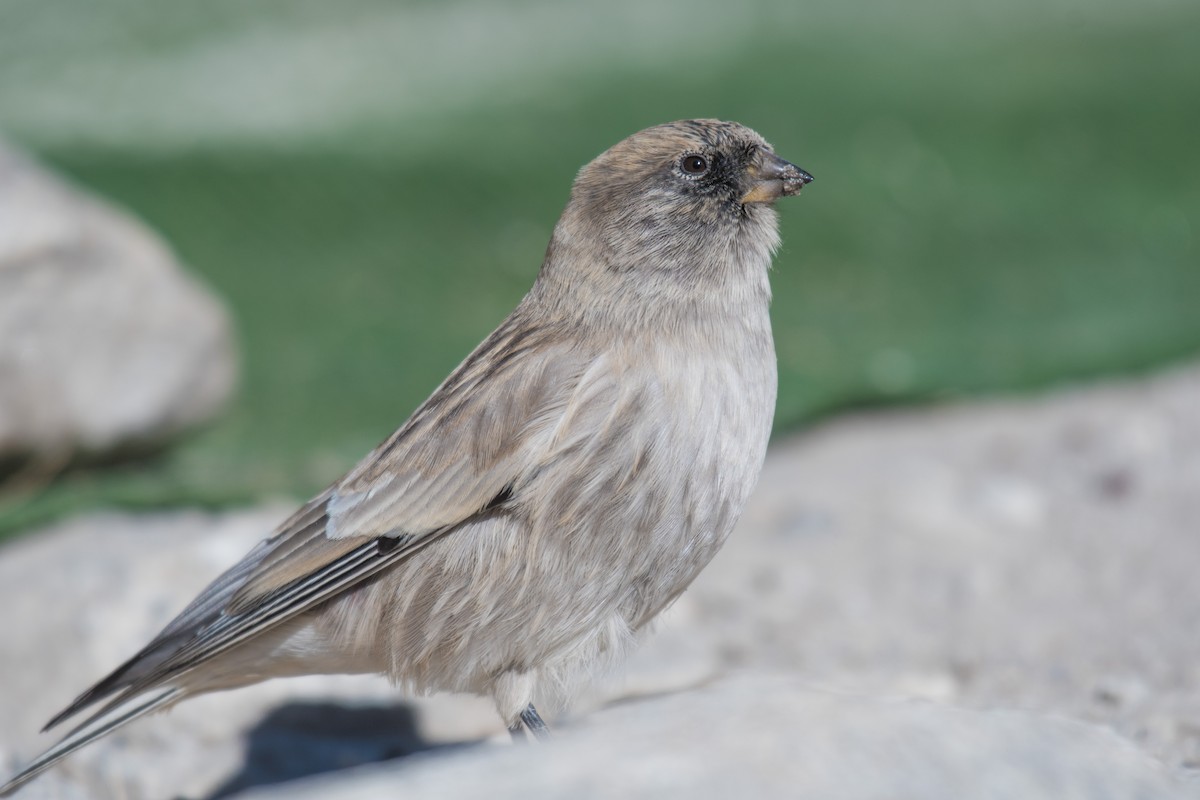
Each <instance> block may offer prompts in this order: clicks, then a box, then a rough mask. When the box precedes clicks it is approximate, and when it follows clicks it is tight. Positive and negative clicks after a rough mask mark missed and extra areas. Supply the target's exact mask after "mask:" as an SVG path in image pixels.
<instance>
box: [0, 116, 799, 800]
mask: <svg viewBox="0 0 1200 800" xmlns="http://www.w3.org/2000/svg"><path fill="white" fill-rule="evenodd" d="M812 180H813V177H812V175H810V174H809V173H808V172H806V171H805V170H803V169H801V168H800V167H798V166H796V165H794V164H792V163H790V162H788V161H785V160H784V159H782V158H781V157H779V156H778V155H776V154H775V151H774V148H772V146H771V145H770V144H768V143H767V141H766V140H765V139H763V137H762V136H760V135H759V134H758V133H756V132H754V131H753V130H751V129H750V128H748V127H745V126H743V125H741V124H738V123H735V122H725V121H719V120H712V119H693V120H681V121H676V122H670V123H666V124H662V125H656V126H654V127H650V128H647V129H645V130H642V131H640V132H638V133H635V134H633V135H632V136H629V137H628V138H626V139H624V140H622V141H621V142H619V143H617V144H616V145H614V146H612V147H611V148H609V149H608V150H606V151H604V152H603V153H601V154H600V155H599V156H597V157H596V158H595V159H594V160H592V161H591V162H590V163H588V164H587V165H586V166H584V167H583V168H582V169H581V170H580V171H579V173H578V174H577V176H576V178H575V181H574V184H573V186H572V189H571V193H570V197H569V199H568V202H567V204H566V207H565V209H564V211H563V213H562V215H561V217H560V218H559V220H558V222H557V224H556V225H555V227H554V230H553V233H552V235H551V238H550V242H549V245H548V247H547V249H546V252H545V257H544V259H543V262H542V265H541V268H540V270H539V271H538V273H537V277H536V279H535V281H534V283H533V286H532V288H531V289H530V290H529V292H528V294H526V296H525V297H524V298H523V299H522V300H521V302H520V303H519V304H518V305H517V307H516V309H515V310H514V311H513V312H512V313H511V314H510V315H509V316H508V318H507V319H505V320H504V321H503V322H502V323H501V324H500V326H499V327H498V328H497V329H496V330H495V331H494V332H493V333H492V334H491V335H489V336H488V337H487V338H485V339H484V341H483V342H482V343H481V344H480V345H479V346H478V347H477V348H476V349H475V350H474V351H473V352H471V353H470V354H469V355H468V356H467V357H466V359H465V360H464V361H463V362H462V363H461V364H460V365H459V366H458V367H457V368H456V369H455V370H454V371H453V372H452V373H451V374H450V376H449V377H448V378H446V379H445V381H444V382H443V383H442V384H441V385H440V386H439V387H438V388H437V389H436V390H435V391H434V392H433V394H432V395H431V396H430V397H429V398H428V399H427V400H426V401H425V402H424V403H423V404H422V405H420V406H419V407H418V408H417V410H416V411H415V412H414V413H413V414H412V416H411V417H409V418H408V420H407V421H406V422H405V423H404V424H403V425H402V426H401V427H400V428H399V429H398V430H397V431H396V432H395V433H394V434H392V435H391V436H390V437H389V438H387V439H386V440H385V441H384V442H383V443H382V444H380V445H379V446H378V447H377V448H376V449H375V450H373V451H372V452H371V453H369V454H368V455H367V456H366V457H365V458H364V459H363V460H362V461H360V462H359V463H358V464H357V465H356V466H354V467H353V468H352V469H351V470H350V471H349V472H348V473H347V474H346V475H344V476H343V477H342V478H340V479H339V480H337V481H336V482H334V483H333V484H332V485H330V486H329V487H328V488H327V489H325V490H324V491H322V492H320V493H319V494H317V495H316V496H315V497H313V498H312V499H311V500H310V501H309V502H307V503H305V504H304V505H303V506H301V507H300V508H299V509H298V510H297V511H296V512H295V513H294V514H292V515H291V516H290V517H289V518H288V519H287V520H285V521H284V522H283V523H282V524H281V525H280V526H279V527H278V528H277V529H275V531H274V532H273V533H272V534H271V535H270V536H269V537H268V538H266V539H265V540H263V541H262V542H260V543H259V544H258V545H257V546H255V547H254V548H253V549H252V550H251V551H250V552H249V553H248V554H247V555H246V556H245V557H244V558H243V559H242V560H241V561H239V562H238V563H237V564H235V565H234V566H233V567H231V568H230V569H229V570H227V571H226V572H224V573H223V574H221V575H220V576H218V577H217V578H216V579H215V580H214V581H213V582H212V583H211V584H210V585H209V586H208V587H207V588H206V589H204V590H203V591H202V592H201V593H200V594H199V596H197V597H196V598H195V599H194V600H193V601H192V602H191V603H190V604H189V605H188V606H187V607H186V608H184V609H183V611H182V612H180V613H179V615H178V616H177V617H175V619H174V620H172V621H171V622H170V623H169V624H168V625H167V626H166V627H165V628H164V629H163V630H162V631H161V632H160V633H159V634H158V635H157V636H155V637H154V638H153V640H151V641H150V642H149V643H148V644H146V646H145V647H143V648H142V649H141V650H140V651H138V652H137V653H136V654H135V655H134V656H133V657H132V658H130V659H129V660H128V661H126V662H125V663H123V664H121V665H120V666H119V667H117V668H116V669H115V670H114V671H113V672H112V673H111V674H109V675H108V676H107V677H105V678H104V679H102V680H100V681H99V682H98V683H96V684H95V685H94V686H92V687H91V688H89V689H88V690H87V691H85V692H83V693H82V694H81V695H80V696H79V697H78V698H76V699H75V701H74V702H72V703H71V704H70V705H69V706H67V707H66V708H65V709H64V710H63V711H61V712H60V713H59V714H57V715H56V716H55V717H54V718H53V719H51V720H50V722H49V723H48V724H47V726H46V728H45V729H44V730H49V729H50V728H53V727H55V726H58V725H59V724H61V723H63V722H64V721H66V720H68V719H71V718H77V717H79V716H80V715H81V714H83V713H84V712H85V711H87V712H88V713H87V714H86V716H84V717H83V718H82V721H78V722H77V723H76V724H75V725H74V727H73V728H71V729H70V730H69V731H68V732H67V734H66V735H65V736H64V737H63V738H62V739H61V740H60V741H59V742H58V743H57V744H56V745H54V746H53V747H51V748H50V749H49V750H47V751H46V752H45V753H44V754H42V755H41V756H40V757H38V758H37V759H35V760H34V761H32V762H31V763H30V764H29V765H28V766H26V767H25V768H24V769H23V770H22V771H20V772H19V773H17V774H16V775H15V776H14V777H13V778H12V779H11V780H10V781H9V782H8V783H6V784H5V785H4V786H3V787H0V796H6V795H8V794H10V793H12V792H14V791H15V790H16V789H18V788H19V787H20V786H22V785H24V784H25V783H27V782H28V781H29V780H31V779H32V778H34V777H35V776H37V775H39V774H40V773H42V772H44V771H45V770H47V769H49V768H50V767H52V766H53V765H55V764H56V763H58V762H59V761H60V760H62V759H63V758H65V757H66V756H68V755H70V754H71V753H73V752H75V751H76V750H78V749H79V748H81V747H83V746H85V745H87V744H89V743H90V742H93V741H95V740H96V739H99V738H100V737H102V736H105V735H106V734H109V733H111V732H113V731H114V730H116V729H118V728H120V727H122V726H124V725H127V724H129V723H130V722H132V721H134V720H136V719H138V718H140V717H143V716H145V715H147V714H150V713H152V712H157V711H161V710H165V709H167V708H169V707H171V706H173V705H175V704H176V703H178V702H180V701H181V700H184V699H186V698H190V697H193V696H196V695H200V694H204V693H207V692H213V691H219V690H225V689H233V688H238V687H242V686H247V685H250V684H254V683H257V682H260V681H263V680H267V679H269V678H276V677H287V676H295V675H305V674H337V673H351V674H356V673H378V674H382V675H385V676H387V677H388V678H389V679H390V680H391V681H392V682H393V683H394V684H395V685H396V686H397V687H398V688H400V689H401V690H403V691H407V692H412V693H420V694H427V693H433V692H439V691H447V692H466V693H473V694H477V695H482V696H485V697H490V698H491V699H492V701H493V702H494V704H495V707H496V710H497V711H498V713H499V715H500V717H501V718H503V721H504V723H505V725H506V726H507V727H508V729H509V731H510V733H511V734H512V735H513V738H514V739H526V738H533V739H538V738H544V737H545V736H546V735H547V733H548V730H549V729H548V727H547V725H546V723H545V722H544V720H543V719H542V717H541V714H540V713H539V711H538V709H537V708H536V706H535V705H534V699H535V698H537V699H538V700H539V702H541V699H542V698H551V699H552V701H553V702H555V703H559V704H561V703H564V702H568V701H569V698H570V696H571V694H572V693H573V692H574V691H576V690H577V689H578V688H579V687H580V686H581V684H583V683H585V682H586V681H588V680H589V679H591V678H592V677H594V675H595V674H597V672H598V671H600V670H603V669H605V668H606V665H615V664H617V663H619V662H620V660H621V658H622V656H623V655H625V654H626V653H627V652H628V651H629V649H630V648H631V646H632V645H633V644H634V643H635V641H636V640H638V639H640V634H641V632H642V631H643V630H645V629H647V628H648V626H649V625H650V623H651V622H652V621H653V620H654V619H655V618H656V617H657V616H658V615H659V614H660V613H661V612H662V611H663V610H664V609H665V608H667V607H668V606H669V605H670V604H671V603H672V602H673V601H674V600H675V599H676V598H677V597H678V596H679V595H680V594H681V593H682V592H683V591H684V589H686V588H687V586H688V585H689V584H690V583H691V582H692V580H693V579H694V578H695V577H696V576H697V574H698V573H699V572H700V571H701V570H702V569H703V568H704V567H705V566H706V565H707V564H708V562H709V561H710V560H711V559H712V558H713V556H714V555H715V554H716V552H717V551H718V549H719V548H720V547H721V546H722V545H723V543H724V542H725V540H726V539H727V537H728V536H729V534H730V532H731V531H732V529H733V527H734V524H735V523H736V522H737V520H738V517H739V516H740V514H741V512H742V509H743V508H744V506H745V504H746V501H747V499H748V498H749V496H750V494H751V491H752V490H753V488H754V485H755V483H756V482H757V480H758V475H759V472H760V470H761V468H762V464H763V460H764V458H765V454H766V448H767V440H768V438H769V434H770V431H771V427H772V423H773V417H774V410H775V395H776V385H777V369H776V358H775V349H774V340H773V335H772V331H771V322H770V315H769V307H770V300H771V288H770V279H769V270H770V267H771V262H772V259H773V256H774V253H775V252H776V250H777V249H778V247H779V245H780V236H779V231H778V215H777V212H776V210H775V209H774V204H775V201H776V200H778V199H779V198H781V197H785V196H791V195H796V194H799V193H800V191H801V189H802V188H803V187H804V186H806V185H807V184H809V183H811V182H812ZM543 705H544V704H543Z"/></svg>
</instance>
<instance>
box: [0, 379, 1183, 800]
mask: <svg viewBox="0 0 1200 800" xmlns="http://www.w3.org/2000/svg"><path fill="white" fill-rule="evenodd" d="M287 510H288V509H287V508H285V507H282V506H280V507H275V508H267V509H261V510H258V511H253V512H237V513H229V514H220V515H210V514H202V513H194V512H193V513H177V514H156V515H139V516H134V515H93V516H89V517H84V518H79V519H76V520H72V521H69V522H66V523H63V524H61V525H59V526H56V528H55V529H53V530H48V531H44V532H41V533H38V534H36V535H33V536H30V537H28V538H26V539H24V540H21V541H18V542H16V543H14V544H12V545H9V546H6V547H5V548H3V549H2V550H0V605H3V607H5V608H7V609H8V610H9V612H8V613H7V614H5V616H4V618H3V621H2V622H0V634H2V637H3V644H0V674H2V675H4V677H5V691H4V692H3V693H0V726H2V728H0V759H3V761H5V762H7V763H9V764H15V763H17V762H18V761H20V760H23V759H26V758H28V757H30V756H32V755H33V754H34V753H35V751H36V750H37V749H38V748H39V747H41V746H43V745H44V744H47V743H48V742H49V741H51V737H48V736H47V737H42V738H41V739H38V738H37V737H36V735H35V733H34V731H35V730H36V729H37V728H38V727H40V724H41V723H42V722H43V721H44V720H45V719H46V718H48V717H49V716H50V715H51V714H52V713H53V712H55V711H57V710H58V708H60V707H61V706H62V705H63V704H65V703H66V702H67V701H68V700H69V699H70V698H71V697H72V696H73V695H74V694H75V693H77V692H78V691H80V690H81V689H83V688H84V687H85V686H86V685H87V684H88V683H89V682H90V681H91V680H93V679H95V678H98V677H99V676H100V675H101V674H102V673H103V672H104V671H105V670H106V669H108V668H110V667H112V666H114V665H115V664H116V663H118V662H119V661H120V660H122V659H123V658H124V657H126V656H127V655H128V654H129V653H131V652H132V651H133V650H135V649H136V648H137V646H138V645H140V644H141V643H142V642H143V641H144V640H145V639H146V638H147V637H148V636H149V635H150V634H152V633H153V632H154V631H155V630H156V629H157V628H158V627H159V626H160V625H161V624H163V623H164V622H165V621H166V620H167V619H168V618H169V617H170V616H171V614H172V613H173V612H174V611H176V610H177V609H178V608H179V607H180V606H181V605H182V604H183V603H184V602H185V601H186V600H187V599H189V598H190V596H191V595H192V594H193V592H194V591H195V590H197V589H199V588H200V587H201V586H202V585H203V584H205V583H206V582H207V581H208V580H209V579H210V578H211V577H212V576H213V575H214V574H215V573H216V572H217V571H218V570H219V569H220V568H221V566H223V565H225V564H228V563H231V562H232V561H234V560H235V559H236V558H237V557H238V556H239V555H240V554H241V553H242V552H243V551H244V550H245V549H247V548H248V547H249V546H250V545H251V544H253V542H254V541H256V540H257V539H258V538H260V537H261V536H262V535H264V534H265V532H266V531H267V530H268V529H269V528H270V527H271V525H272V524H273V523H274V522H275V521H277V520H278V519H279V518H280V517H281V516H282V515H283V514H284V513H286V511H287ZM1197 520H1200V368H1196V367H1192V368H1189V369H1184V370H1178V371H1174V372H1171V373H1168V374H1165V375H1162V376H1159V377H1156V378H1152V379H1148V380H1143V381H1134V382H1128V383H1124V384H1113V385H1108V386H1101V387H1093V388H1086V389H1081V390H1075V391H1069V392H1061V393H1057V394H1053V395H1049V396H1046V397H1042V398H1036V399H1025V400H1005V401H996V402H991V403H987V404H981V405H963V406H956V407H945V408H931V409H926V410H921V411H911V412H900V413H896V412H889V413H882V414H872V415H859V416H854V417H849V418H844V419H842V420H839V421H836V422H833V423H831V424H828V425H825V426H822V427H821V428H819V429H817V430H815V431H812V432H810V433H808V434H806V435H801V436H798V437H794V438H791V439H789V440H786V441H783V442H779V443H778V445H777V446H776V447H775V448H774V449H773V451H772V452H771V454H770V455H769V457H768V463H767V468H766V471H765V472H764V476H763V481H762V484H761V486H760V490H759V492H758V493H757V495H756V497H755V499H754V501H753V503H752V505H751V508H750V509H749V510H748V512H747V514H746V517H745V519H744V521H743V524H742V525H741V527H740V529H739V531H738V532H737V533H736V534H735V536H734V538H733V539H731V541H730V542H729V544H728V545H727V547H726V549H725V550H724V551H723V552H722V553H721V554H720V555H719V556H718V558H717V559H716V561H714V563H713V564H712V565H711V566H710V567H709V569H708V570H706V571H705V573H704V574H703V575H702V576H701V577H700V579H699V580H698V581H697V583H696V585H695V586H694V587H693V589H692V590H691V591H689V592H688V593H687V594H686V595H685V596H684V598H683V599H682V600H681V601H680V602H679V603H678V604H677V605H676V607H675V608H674V609H673V610H672V611H671V612H670V613H669V614H668V616H667V618H666V619H665V620H664V621H663V623H662V624H661V625H660V630H659V631H658V633H657V634H656V635H655V636H653V637H651V638H650V639H649V640H648V642H647V644H646V646H645V647H644V648H642V650H641V651H639V652H638V654H637V655H635V657H634V659H633V661H632V662H631V664H630V666H629V668H628V670H627V672H626V673H625V674H624V676H623V677H620V676H618V677H617V678H616V679H614V680H613V681H612V682H610V683H609V684H608V685H607V688H604V689H602V690H599V691H597V693H596V695H595V696H594V697H592V698H590V699H585V700H584V701H583V702H582V703H581V704H580V707H579V710H578V711H577V712H576V713H575V714H574V715H572V716H571V717H569V718H563V719H560V720H559V728H560V735H559V738H560V739H561V742H558V743H556V744H554V745H553V746H552V747H550V748H541V749H536V750H535V749H529V750H528V751H518V752H516V753H514V751H512V750H511V748H498V747H490V746H485V747H474V748H466V749H461V750H451V751H446V752H445V753H437V754H436V757H434V756H430V757H428V758H427V757H426V756H424V755H421V756H416V757H408V758H403V759H400V760H398V761H395V762H392V763H390V764H387V765H385V766H381V767H378V768H372V769H370V770H367V771H365V772H361V773H360V772H348V773H344V774H341V775H337V776H327V777H326V778H322V779H320V780H322V781H324V780H328V781H331V782H329V783H320V784H316V783H314V784H312V786H311V787H310V788H309V789H304V790H303V791H306V792H309V793H308V794H300V792H301V791H302V789H301V788H297V787H298V786H303V785H302V784H297V785H295V786H293V785H291V784H287V785H279V786H277V787H275V788H271V784H278V783H279V782H280V781H282V780H284V779H286V778H289V777H296V776H300V775H304V774H306V773H312V772H316V771H321V770H329V769H333V768H335V767H338V766H344V765H351V764H356V763H364V762H369V761H373V760H377V759H379V758H380V757H381V756H382V755H385V754H392V755H396V754H400V755H403V754H408V753H412V752H414V751H418V750H422V749H427V748H430V747H435V746H437V745H440V744H443V743H447V742H463V741H477V740H481V739H485V738H487V737H490V736H497V735H498V739H499V740H501V741H503V740H504V735H503V731H502V730H501V728H500V724H499V721H498V720H496V718H495V717H494V715H493V713H492V711H491V709H490V708H489V706H488V704H487V703H485V702H482V701H476V700H471V699H468V698H447V697H440V698H432V699H427V700H420V701H416V702H415V703H413V704H411V705H408V704H403V705H402V704H400V702H399V701H398V699H397V698H396V696H395V694H394V693H393V692H392V691H391V689H390V688H389V687H387V686H386V684H385V683H384V682H383V681H381V680H377V679H371V678H311V679H302V680H297V681H291V682H275V683H271V684H266V685H262V686H259V687H254V688H250V689H245V690H241V691H237V692H231V693H227V694H224V695H216V696H212V697H208V698H203V699H200V700H197V701H193V702H191V703H187V704H184V705H183V706H181V707H180V708H178V709H177V710H175V711H174V712H172V713H171V714H170V715H166V716H162V717H157V718H153V719H150V720H146V721H143V722H141V723H139V724H137V725H135V726H133V727H131V728H130V729H128V730H127V732H124V733H122V734H121V735H119V736H116V737H113V738H112V739H111V740H109V741H106V742H103V743H101V744H99V745H97V746H96V747H94V748H92V749H91V750H88V751H85V752H83V753H81V754H79V755H78V756H77V757H75V758H74V759H72V760H71V761H70V762H68V764H66V765H64V767H63V768H61V769H58V770H56V771H54V772H52V773H50V774H48V775H46V776H44V777H43V778H42V779H40V780H39V781H38V782H36V783H34V784H32V785H31V786H30V787H28V790H27V792H26V793H25V794H23V795H22V796H25V797H29V798H37V797H44V798H70V797H100V798H103V797H120V798H129V799H131V800H138V799H139V798H169V797H179V796H182V797H189V798H207V797H218V796H228V794H229V793H231V792H234V791H236V790H238V789H241V788H245V787H253V786H255V785H259V788H258V789H256V790H255V791H257V792H259V793H260V794H257V795H255V796H256V797H260V798H266V797H281V798H282V797H289V798H290V797H329V798H335V799H336V798H357V797H378V796H437V797H450V798H453V797H459V796H463V797H465V796H479V795H480V794H481V793H483V790H484V789H485V788H487V789H490V790H491V791H488V793H487V795H486V796H489V797H494V798H504V797H507V796H517V793H518V792H521V793H522V794H521V796H523V797H539V796H575V795H578V796H582V797H590V796H596V797H599V796H630V797H638V796H648V795H649V793H650V792H655V793H656V796H661V795H666V796H668V797H670V796H696V797H708V796H716V793H717V792H718V791H720V792H721V793H722V794H724V795H725V796H729V795H731V794H732V795H734V796H788V797H790V796H797V795H798V794H799V795H802V796H810V797H850V798H854V797H880V796H886V797H896V798H906V797H914V798H915V797H921V798H942V797H945V798H952V797H953V798H962V797H965V798H974V797H980V798H984V797H987V798H990V797H1022V798H1040V797H1047V798H1049V797H1080V798H1083V797H1087V798H1108V797H1112V798H1126V797H1147V798H1155V797H1163V796H1180V797H1184V796H1198V797H1200V637H1197V636H1196V635H1195V627H1196V620H1198V619H1200V582H1198V581H1197V580H1196V577H1197V571H1198V568H1200V535H1198V534H1200V527H1198V525H1200V523H1198V522H1197ZM731 674H734V675H737V674H742V675H746V676H747V677H743V678H740V679H735V680H733V681H732V682H731V681H730V680H729V679H728V676H729V675H731ZM767 675H774V676H781V677H772V678H766V677H763V676H767ZM663 693H674V694H671V695H670V696H668V697H661V696H660V695H661V694H663ZM614 700H624V701H625V702H622V703H620V704H618V705H616V706H615V707H609V708H607V709H605V710H602V711H599V712H595V713H588V709H589V708H595V707H597V706H603V705H605V704H611V703H612V701H614ZM322 703H324V704H325V705H322ZM1015 709H1020V710H1021V711H1020V712H1019V713H1018V712H1017V711H1015ZM722 714H726V715H728V716H727V717H726V718H725V721H724V722H719V721H718V720H719V719H720V718H721V715H722ZM601 777H603V778H604V779H605V780H606V781H608V783H607V784H601V783H596V784H595V785H596V786H597V787H599V788H596V789H587V788H586V787H587V786H590V785H591V784H592V783H593V782H596V781H599V780H600V778H601ZM313 780H316V779H313ZM1173 781H1174V782H1173ZM384 786H386V787H388V788H387V794H386V795H384V789H383V788H381V787H384ZM606 786H608V787H610V788H612V789H613V790H612V791H608V790H607V789H606V788H605V787H606ZM738 787H742V788H740V789H739V788H738ZM792 787H798V789H797V790H796V791H793V790H792ZM800 788H802V789H803V791H802V792H800V791H799V789H800ZM889 790H890V791H889ZM589 791H591V792H593V793H592V794H588V792H589ZM639 793H640V794H639Z"/></svg>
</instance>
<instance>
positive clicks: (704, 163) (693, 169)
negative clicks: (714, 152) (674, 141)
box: [679, 155, 708, 175]
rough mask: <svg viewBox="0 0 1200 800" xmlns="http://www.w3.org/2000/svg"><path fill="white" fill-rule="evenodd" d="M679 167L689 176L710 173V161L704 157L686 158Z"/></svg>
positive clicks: (693, 156) (692, 156)
mask: <svg viewBox="0 0 1200 800" xmlns="http://www.w3.org/2000/svg"><path fill="white" fill-rule="evenodd" d="M679 166H680V168H681V169H683V171H684V172H686V173H687V174H688V175H703V174H704V173H706V172H708V159H707V158H705V157H704V156H698V155H690V156H684V157H683V161H681V162H679Z"/></svg>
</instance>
